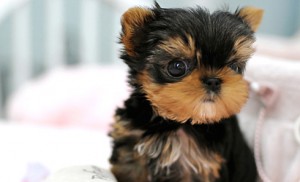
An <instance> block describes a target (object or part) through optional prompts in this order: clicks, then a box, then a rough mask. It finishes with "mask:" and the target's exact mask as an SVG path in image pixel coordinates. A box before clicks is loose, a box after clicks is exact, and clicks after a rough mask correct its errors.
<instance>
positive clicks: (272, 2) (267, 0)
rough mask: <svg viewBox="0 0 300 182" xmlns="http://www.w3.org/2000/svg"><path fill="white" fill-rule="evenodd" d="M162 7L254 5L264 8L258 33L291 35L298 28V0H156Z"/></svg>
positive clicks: (299, 26) (299, 25)
mask: <svg viewBox="0 0 300 182" xmlns="http://www.w3.org/2000/svg"><path fill="white" fill-rule="evenodd" d="M157 1H158V2H159V3H160V4H161V6H162V7H182V6H196V5H199V6H204V7H207V8H208V9H209V10H216V9H220V8H222V7H226V6H227V7H229V9H230V10H231V11H232V12H234V11H235V10H236V8H237V7H243V6H255V7H259V8H262V9H264V11H265V14H264V18H263V22H262V24H261V26H260V28H259V31H258V33H260V34H267V35H275V36H285V37H289V36H293V35H294V34H296V33H298V32H299V28H300V1H299V0H189V1H183V0H157Z"/></svg>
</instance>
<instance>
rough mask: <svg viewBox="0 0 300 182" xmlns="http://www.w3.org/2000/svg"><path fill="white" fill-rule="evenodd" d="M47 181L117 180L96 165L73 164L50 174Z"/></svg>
mask: <svg viewBox="0 0 300 182" xmlns="http://www.w3.org/2000/svg"><path fill="white" fill-rule="evenodd" d="M46 182H117V180H116V178H115V177H114V176H113V174H112V173H111V172H110V171H108V170H104V169H101V168H98V167H96V166H73V167H69V168H65V169H62V170H60V171H58V172H57V173H55V174H54V175H52V176H50V177H49V178H48V179H47V180H46Z"/></svg>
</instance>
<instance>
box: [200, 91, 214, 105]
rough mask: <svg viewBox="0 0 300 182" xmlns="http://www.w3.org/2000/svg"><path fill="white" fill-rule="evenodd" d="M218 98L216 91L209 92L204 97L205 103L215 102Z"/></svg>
mask: <svg viewBox="0 0 300 182" xmlns="http://www.w3.org/2000/svg"><path fill="white" fill-rule="evenodd" d="M216 99H217V94H216V93H214V92H210V93H208V94H207V96H206V97H204V99H202V102H203V103H213V102H215V101H216Z"/></svg>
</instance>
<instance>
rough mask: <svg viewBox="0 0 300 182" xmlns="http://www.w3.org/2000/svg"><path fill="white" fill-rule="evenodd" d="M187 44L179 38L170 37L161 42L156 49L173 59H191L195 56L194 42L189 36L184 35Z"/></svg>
mask: <svg viewBox="0 0 300 182" xmlns="http://www.w3.org/2000/svg"><path fill="white" fill-rule="evenodd" d="M186 38H187V40H188V43H185V42H184V40H183V39H182V38H181V37H170V38H169V39H167V40H165V41H162V43H161V44H160V45H158V47H159V48H160V49H162V50H164V51H166V52H167V53H169V54H170V55H172V56H174V57H178V58H180V57H185V58H193V57H194V56H195V49H196V48H195V41H194V40H193V38H192V37H191V36H190V35H186Z"/></svg>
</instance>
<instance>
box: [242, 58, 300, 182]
mask: <svg viewBox="0 0 300 182" xmlns="http://www.w3.org/2000/svg"><path fill="white" fill-rule="evenodd" d="M246 77H247V78H248V80H250V81H252V82H255V83H256V84H257V85H258V86H260V87H264V88H267V89H269V91H267V92H266V93H265V95H263V94H262V95H259V93H255V92H252V93H251V95H250V99H249V102H248V104H247V105H246V107H245V108H244V109H243V112H242V113H241V114H240V120H241V121H240V124H241V126H242V129H243V131H244V133H245V135H246V138H247V140H248V141H249V143H250V144H251V146H253V145H254V132H255V125H256V121H257V120H258V115H259V113H260V111H261V110H262V108H263V104H265V105H266V106H267V108H266V116H265V117H264V118H262V126H261V135H260V137H259V140H258V141H259V144H260V145H259V147H260V149H261V150H260V151H259V153H260V155H261V160H262V165H263V169H264V171H265V173H266V175H267V176H268V177H269V178H270V180H271V181H272V182H276V181H278V182H285V181H286V182H298V181H300V173H299V171H300V150H299V149H300V142H299V141H297V136H299V133H300V127H299V124H298V123H299V122H300V121H299V119H298V118H299V117H300V110H299V108H300V94H299V93H300V85H299V83H300V61H295V60H293V61H289V60H286V59H278V58H277V59H275V58H270V57H261V56H255V57H254V58H253V59H252V60H251V61H250V62H249V64H248V67H247V72H246ZM268 92H270V93H268ZM271 92H273V94H272V93H271ZM274 94H276V95H274ZM272 95H273V96H272ZM270 96H272V97H274V98H268V97H270ZM270 99H273V101H272V103H271V104H269V105H268V104H267V103H266V102H267V101H268V100H270ZM297 124H298V125H297Z"/></svg>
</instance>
